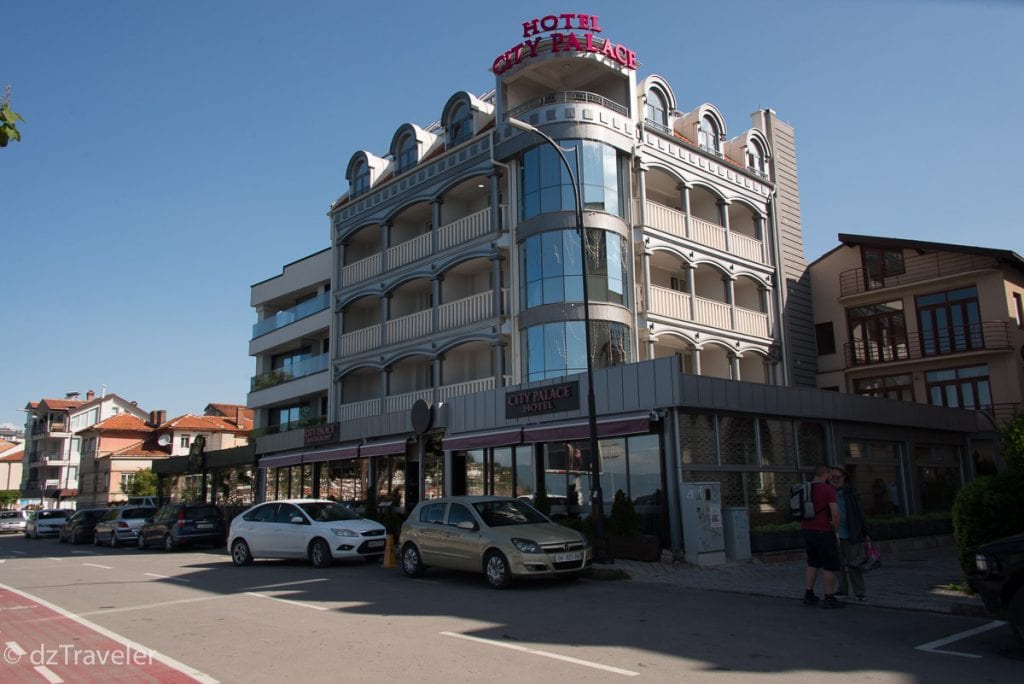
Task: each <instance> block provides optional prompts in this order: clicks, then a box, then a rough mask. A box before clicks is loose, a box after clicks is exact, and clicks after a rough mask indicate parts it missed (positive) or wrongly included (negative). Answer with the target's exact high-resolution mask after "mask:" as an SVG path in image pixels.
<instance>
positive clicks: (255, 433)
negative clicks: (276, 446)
mask: <svg viewBox="0 0 1024 684" xmlns="http://www.w3.org/2000/svg"><path fill="white" fill-rule="evenodd" d="M326 423H327V416H312V417H310V418H301V419H299V420H292V421H289V422H287V423H279V424H277V425H266V426H264V427H260V428H256V429H255V430H252V431H251V432H250V433H249V437H250V438H251V439H255V438H257V437H262V436H263V435H277V434H281V433H283V432H288V431H290V430H298V429H300V428H306V427H309V426H310V425H324V424H326Z"/></svg>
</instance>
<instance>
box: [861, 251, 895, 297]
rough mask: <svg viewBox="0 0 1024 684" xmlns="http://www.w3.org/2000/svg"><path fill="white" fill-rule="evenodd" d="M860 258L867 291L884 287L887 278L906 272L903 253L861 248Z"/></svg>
mask: <svg viewBox="0 0 1024 684" xmlns="http://www.w3.org/2000/svg"><path fill="white" fill-rule="evenodd" d="M860 258H861V263H862V264H863V266H864V287H866V288H867V289H869V290H874V289H877V288H880V287H885V285H886V282H885V281H886V279H887V278H892V277H894V276H898V275H901V274H903V273H904V272H905V271H906V269H905V267H904V264H903V252H902V251H901V250H898V249H883V248H881V247H861V248H860ZM890 284H894V283H890Z"/></svg>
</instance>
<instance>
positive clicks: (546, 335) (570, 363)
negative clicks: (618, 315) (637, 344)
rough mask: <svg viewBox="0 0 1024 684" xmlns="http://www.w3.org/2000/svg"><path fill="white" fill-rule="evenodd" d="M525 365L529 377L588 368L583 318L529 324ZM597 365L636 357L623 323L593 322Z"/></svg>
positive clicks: (540, 378)
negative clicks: (581, 319) (633, 355)
mask: <svg viewBox="0 0 1024 684" xmlns="http://www.w3.org/2000/svg"><path fill="white" fill-rule="evenodd" d="M522 340H523V342H522V344H523V363H524V365H525V368H524V369H523V372H524V374H525V375H526V377H527V380H529V381H534V380H544V379H546V378H557V377H561V376H564V375H572V374H573V373H583V372H585V371H586V369H587V358H586V349H587V343H586V330H585V328H584V325H583V321H564V322H557V323H545V324H543V325H535V326H533V327H531V328H527V329H526V331H525V334H524V335H523V336H522ZM591 342H592V344H593V345H594V350H595V353H594V355H593V365H594V368H607V367H610V366H617V365H621V364H624V363H628V362H629V361H630V359H631V358H632V344H631V337H630V332H629V329H628V328H627V327H626V326H624V325H622V324H621V323H609V322H607V321H592V322H591Z"/></svg>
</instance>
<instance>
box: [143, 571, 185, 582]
mask: <svg viewBox="0 0 1024 684" xmlns="http://www.w3.org/2000/svg"><path fill="white" fill-rule="evenodd" d="M142 574H144V575H149V576H150V577H158V578H160V579H167V580H173V581H175V582H191V581H192V580H190V579H185V578H184V577H171V576H170V575H158V574H156V573H155V572H144V573H142Z"/></svg>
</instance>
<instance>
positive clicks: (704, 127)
mask: <svg viewBox="0 0 1024 684" xmlns="http://www.w3.org/2000/svg"><path fill="white" fill-rule="evenodd" d="M719 138H720V134H719V132H718V125H717V124H716V123H715V121H714V119H712V118H711V117H710V116H702V117H701V118H700V130H699V132H698V135H697V144H698V145H700V147H701V148H702V149H704V150H707V151H708V152H711V153H713V154H717V155H718V156H722V148H721V141H720V139H719Z"/></svg>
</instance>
